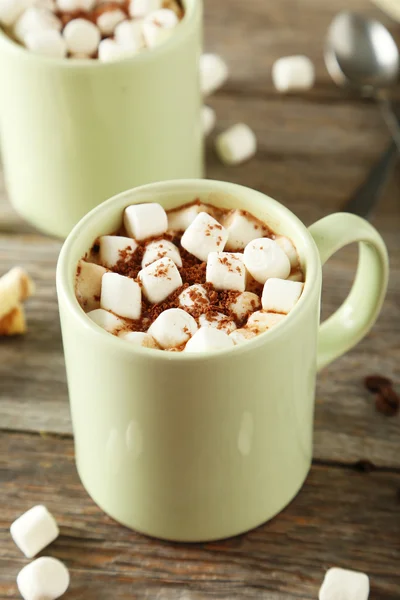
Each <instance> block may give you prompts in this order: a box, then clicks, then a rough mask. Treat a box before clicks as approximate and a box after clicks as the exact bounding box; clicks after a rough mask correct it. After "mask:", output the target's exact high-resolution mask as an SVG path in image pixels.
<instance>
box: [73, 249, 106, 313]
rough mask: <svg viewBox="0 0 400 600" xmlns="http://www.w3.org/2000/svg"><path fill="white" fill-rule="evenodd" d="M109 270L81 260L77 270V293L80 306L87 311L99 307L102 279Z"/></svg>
mask: <svg viewBox="0 0 400 600" xmlns="http://www.w3.org/2000/svg"><path fill="white" fill-rule="evenodd" d="M106 272H107V269H105V268H104V267H101V266H100V265H95V264H93V263H89V262H86V260H80V261H79V263H78V268H77V277H76V284H75V293H76V296H77V298H78V301H79V303H80V304H82V305H83V306H85V308H86V309H87V310H92V309H93V308H97V307H98V306H99V297H100V293H101V278H102V277H103V275H104V273H106Z"/></svg>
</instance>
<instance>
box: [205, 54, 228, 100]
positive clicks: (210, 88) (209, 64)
mask: <svg viewBox="0 0 400 600" xmlns="http://www.w3.org/2000/svg"><path fill="white" fill-rule="evenodd" d="M199 67H200V87H201V92H202V94H203V95H204V96H209V95H210V94H212V93H213V92H215V91H216V90H217V89H218V88H220V87H221V86H222V85H224V83H225V81H226V80H227V79H228V67H227V64H226V62H225V61H224V60H223V59H222V58H221V57H220V56H219V55H218V54H211V53H207V54H202V55H201V56H200V65H199Z"/></svg>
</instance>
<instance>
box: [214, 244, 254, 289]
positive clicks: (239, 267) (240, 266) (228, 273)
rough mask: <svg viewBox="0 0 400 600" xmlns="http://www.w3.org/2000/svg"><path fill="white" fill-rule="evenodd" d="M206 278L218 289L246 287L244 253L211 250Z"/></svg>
mask: <svg viewBox="0 0 400 600" xmlns="http://www.w3.org/2000/svg"><path fill="white" fill-rule="evenodd" d="M206 280H207V282H208V283H212V285H213V286H214V288H215V289H216V290H234V291H237V292H244V290H245V289H246V267H245V266H244V262H243V254H238V253H236V254H235V253H233V252H210V253H209V255H208V258H207V270H206Z"/></svg>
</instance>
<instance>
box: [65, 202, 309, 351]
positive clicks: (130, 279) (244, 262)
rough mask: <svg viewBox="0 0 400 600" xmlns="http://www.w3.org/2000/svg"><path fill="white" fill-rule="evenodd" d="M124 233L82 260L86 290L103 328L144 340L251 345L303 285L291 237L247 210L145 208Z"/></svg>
mask: <svg viewBox="0 0 400 600" xmlns="http://www.w3.org/2000/svg"><path fill="white" fill-rule="evenodd" d="M119 233H120V234H121V235H105V236H101V237H100V238H98V239H97V240H96V242H95V245H94V247H93V250H92V253H91V254H90V256H89V258H85V259H82V260H81V261H80V262H79V264H78V267H77V273H76V288H75V289H76V296H77V299H78V301H79V303H80V304H81V306H82V307H83V309H84V310H85V312H87V315H88V317H89V318H90V319H91V320H92V321H93V322H94V323H95V324H96V325H98V326H100V327H101V328H103V329H105V330H106V331H108V332H109V333H112V334H114V335H116V336H119V337H120V338H121V339H123V340H125V341H126V342H129V343H131V344H134V345H137V346H144V347H147V348H153V349H155V348H158V349H162V350H168V351H184V352H204V351H208V350H219V349H224V348H230V347H233V346H235V345H237V344H242V343H243V342H246V341H248V340H251V339H253V338H254V337H256V336H257V335H259V334H261V333H264V332H265V331H267V330H269V329H270V328H271V327H274V326H276V325H278V324H279V323H281V322H282V321H284V319H285V318H286V316H287V315H288V314H289V313H290V311H291V310H292V309H293V308H294V306H295V305H296V303H297V301H298V300H299V298H300V296H301V293H302V290H303V285H304V284H303V273H302V271H301V269H300V264H299V258H298V255H297V251H296V248H295V247H294V245H293V243H292V242H291V240H289V238H287V237H284V236H281V235H275V234H272V233H271V232H270V230H269V229H268V227H267V225H266V224H265V223H262V222H261V221H259V220H258V219H255V218H254V217H253V216H252V215H249V214H248V213H246V212H244V211H241V210H229V211H228V210H221V209H217V208H216V207H213V206H210V205H206V204H202V203H200V201H195V202H193V203H192V204H189V205H186V206H184V207H181V208H179V209H176V210H173V211H170V212H169V213H166V212H165V210H164V209H163V207H162V206H161V205H160V204H156V203H148V204H137V205H132V206H128V207H127V208H126V209H125V211H124V216H123V226H122V227H121V229H120V232H119Z"/></svg>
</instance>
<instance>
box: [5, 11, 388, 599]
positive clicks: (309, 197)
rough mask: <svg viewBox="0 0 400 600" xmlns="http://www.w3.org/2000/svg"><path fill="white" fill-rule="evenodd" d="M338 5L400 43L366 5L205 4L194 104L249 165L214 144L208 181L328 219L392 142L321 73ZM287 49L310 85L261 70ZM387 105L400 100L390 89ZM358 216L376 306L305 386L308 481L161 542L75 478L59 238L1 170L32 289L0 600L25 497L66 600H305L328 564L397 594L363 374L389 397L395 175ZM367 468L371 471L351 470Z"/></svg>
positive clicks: (343, 289) (11, 377)
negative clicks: (245, 140)
mask: <svg viewBox="0 0 400 600" xmlns="http://www.w3.org/2000/svg"><path fill="white" fill-rule="evenodd" d="M343 8H347V9H352V10H357V11H361V12H363V13H365V14H368V15H370V16H373V17H377V18H380V19H381V20H383V22H384V23H385V24H386V25H388V26H389V28H390V29H391V31H392V32H393V34H394V35H395V37H396V39H397V40H398V41H400V25H398V24H395V23H393V22H392V21H390V19H388V18H387V17H386V16H385V15H384V14H383V13H381V12H380V11H379V9H377V8H376V7H375V6H374V5H373V4H372V3H370V2H368V0H351V1H349V0H332V1H331V2H329V3H327V2H322V1H321V0H279V2H276V1H274V0H246V1H245V2H243V0H224V1H219V2H216V1H215V0H206V1H205V34H206V48H207V50H209V51H216V52H219V53H220V54H221V55H223V56H224V57H225V58H226V60H227V62H228V63H229V65H230V68H231V76H230V80H229V82H228V83H227V85H226V86H224V88H223V89H222V90H220V91H219V92H218V93H217V94H216V95H215V96H213V97H212V98H210V99H207V103H208V104H210V105H211V106H213V107H214V108H215V110H216V112H217V116H218V123H217V132H218V131H221V130H223V129H224V128H226V127H228V126H229V125H232V124H233V123H235V122H239V121H244V122H246V123H248V124H249V125H250V126H251V127H252V128H253V129H254V130H255V132H256V133H257V138H258V143H259V150H258V153H257V155H256V157H255V158H254V159H252V160H251V161H250V162H248V163H246V164H243V165H241V166H239V167H236V168H227V167H224V166H222V165H221V164H220V162H219V161H218V159H217V157H216V155H215V152H214V149H213V136H211V137H210V138H209V139H208V141H207V175H208V177H209V178H211V179H222V180H230V181H233V182H236V183H240V184H242V185H247V186H250V187H253V188H255V189H258V190H260V191H262V192H264V193H266V194H268V195H270V196H272V197H274V198H276V199H277V200H279V201H280V202H282V203H284V204H286V205H287V206H288V207H289V208H290V209H291V210H292V211H293V212H294V213H295V214H297V215H298V216H299V217H300V218H301V219H302V220H303V221H304V223H306V224H307V225H310V224H311V223H312V222H313V221H315V220H317V219H319V218H321V217H323V216H325V215H327V214H329V213H331V212H334V211H338V210H340V208H341V206H342V205H343V204H344V202H345V201H346V199H347V198H348V197H349V196H350V195H351V194H352V193H353V192H354V190H355V189H356V188H357V186H358V185H359V184H360V183H361V182H362V181H363V180H364V178H365V177H366V175H367V173H368V171H369V169H370V168H371V167H372V165H373V164H374V161H376V160H377V159H378V157H379V156H380V154H381V153H382V151H383V150H384V148H385V147H386V145H387V143H388V134H387V131H386V129H385V126H384V124H383V121H382V118H381V116H380V114H379V111H378V109H377V108H376V106H375V105H374V104H373V103H372V102H371V101H369V100H365V99H364V100H362V99H360V98H357V97H356V96H352V95H349V94H345V93H344V92H343V91H341V90H338V89H337V88H336V87H335V86H334V84H333V83H332V82H331V81H330V80H329V76H328V74H327V72H326V70H325V68H324V65H323V60H322V47H323V39H324V35H325V31H326V28H327V26H328V24H329V22H330V20H331V19H332V17H333V15H334V14H335V12H337V11H338V10H341V9H343ZM294 53H305V54H308V55H309V56H310V57H311V58H312V59H313V60H314V62H315V64H316V70H317V81H316V86H315V88H314V89H313V90H311V91H310V92H308V93H307V94H294V95H290V96H284V97H282V96H279V95H278V94H277V93H276V92H275V91H274V89H273V87H272V82H271V77H270V71H271V65H272V63H273V61H274V60H275V59H276V58H278V57H280V56H283V55H289V54H294ZM394 95H395V96H396V97H398V98H399V99H400V93H399V90H398V89H396V90H394ZM372 222H373V224H374V225H375V226H376V227H377V228H378V229H379V231H380V232H381V233H382V235H383V237H384V239H385V241H386V243H387V246H388V249H389V254H390V260H391V277H390V284H389V292H388V296H387V299H386V301H385V304H384V307H383V311H382V314H381V316H380V318H379V320H378V322H377V324H376V325H375V327H374V328H373V330H372V331H371V333H370V334H369V335H368V336H367V338H366V339H365V340H363V342H362V343H360V344H359V345H358V347H357V348H355V349H354V350H352V351H351V352H350V353H348V354H347V355H346V356H345V357H343V358H341V359H340V360H337V361H336V362H335V363H333V364H332V365H331V366H330V367H328V368H327V369H325V370H324V371H323V372H322V373H321V375H320V377H319V381H318V387H317V400H316V414H315V445H314V466H313V468H312V470H311V473H310V476H309V478H308V480H307V482H306V485H305V487H304V489H303V490H302V492H301V493H300V495H299V496H298V497H297V498H296V500H295V501H294V502H293V503H292V504H291V505H290V506H289V507H288V508H287V509H286V510H285V511H284V512H283V513H282V514H281V515H279V516H278V517H277V518H275V519H274V520H273V521H271V522H270V523H268V524H266V525H264V526H262V527H260V528H259V529H257V530H255V531H253V532H251V533H249V534H247V535H245V536H241V537H239V538H235V539H232V540H228V541H226V542H221V543H214V544H203V545H197V546H195V545H192V546H189V545H178V544H166V543H160V542H157V541H155V540H150V539H147V538H144V537H142V536H139V535H137V534H135V533H133V532H131V531H129V530H127V529H125V528H123V527H120V526H118V525H117V524H115V523H114V522H113V521H112V520H111V519H109V518H108V517H107V516H105V515H104V514H103V513H102V512H101V511H100V510H99V509H98V508H97V507H96V506H95V505H94V504H93V503H92V501H91V500H90V499H89V497H88V496H87V495H86V493H85V492H84V490H83V488H82V487H81V485H80V483H79V480H78V478H77V474H76V471H75V467H74V457H73V444H72V439H71V424H70V417H69V409H68V399H67V387H66V380H65V371H64V360H63V354H62V343H61V337H60V327H59V320H58V311H57V300H56V294H55V267H56V261H57V256H58V253H59V250H60V247H61V243H60V242H59V241H58V240H54V239H51V238H46V237H44V236H42V235H40V234H39V233H37V232H35V231H34V229H33V228H32V227H30V226H29V225H28V224H27V223H24V222H23V221H22V220H21V219H20V218H19V216H18V215H17V214H16V213H15V212H14V211H13V209H12V208H11V206H10V205H9V203H8V200H7V196H6V191H5V187H4V181H3V179H2V176H1V174H0V273H3V272H5V271H6V270H8V269H9V268H10V267H12V266H14V265H15V264H21V265H23V266H25V267H26V268H27V269H28V271H29V272H30V273H31V275H32V276H33V278H34V279H35V281H36V283H37V288H38V293H37V295H36V296H35V297H34V298H32V299H30V300H29V302H28V303H27V307H26V308H27V317H28V325H29V331H28V334H27V335H26V336H24V337H22V338H15V339H1V338H0V429H1V430H2V433H1V435H0V504H1V506H2V511H1V513H0V600H3V599H4V600H5V599H6V598H7V599H14V598H18V597H19V596H18V593H17V592H16V588H15V575H16V573H17V571H18V570H19V569H20V568H21V567H22V566H23V565H24V564H26V561H25V559H23V557H22V555H21V554H20V552H19V551H18V550H17V548H16V547H15V546H14V545H13V543H12V541H11V539H10V537H9V533H8V528H9V525H10V523H11V521H12V520H13V519H14V518H15V517H16V516H18V515H19V514H20V513H21V512H22V511H24V510H26V509H27V508H29V507H30V506H31V505H33V504H35V503H39V502H43V503H45V504H46V505H47V506H48V507H49V508H50V509H51V510H52V511H53V512H54V514H55V515H56V517H57V519H58V521H59V522H60V524H61V530H62V535H61V537H60V538H59V540H57V542H56V543H55V544H53V545H52V546H51V548H50V549H49V551H48V552H49V553H51V555H54V556H56V557H58V558H60V559H62V560H65V562H66V563H67V565H68V567H69V568H70V569H71V573H72V586H71V590H70V591H69V592H68V593H67V595H66V596H65V598H66V600H68V599H71V600H72V599H74V600H111V599H112V600H122V599H125V598H126V599H128V598H129V599H136V598H144V599H151V600H153V599H154V600H202V599H207V598H215V599H217V600H218V599H219V600H235V599H239V598H240V599H241V598H249V599H250V598H257V599H261V600H296V599H297V600H298V599H303V600H311V599H313V600H315V598H316V597H317V593H318V588H319V585H320V583H321V581H322V578H323V575H324V571H325V570H326V569H327V568H328V567H330V566H333V565H337V566H344V567H349V568H353V569H361V570H365V571H366V572H368V573H369V575H370V576H371V584H372V588H371V599H372V600H398V599H399V597H400V576H399V570H398V564H399V560H400V491H399V490H400V452H399V447H400V416H397V417H393V418H388V417H385V416H383V415H380V414H378V413H377V412H376V410H375V407H374V401H373V396H371V395H370V394H369V393H368V392H367V391H366V390H365V389H364V387H363V384H362V380H363V378H364V376H365V375H368V374H371V373H380V374H383V375H386V376H389V377H391V378H392V379H393V380H394V381H395V383H396V385H397V386H398V390H399V391H400V234H399V232H400V170H399V169H398V167H397V168H396V170H395V172H394V173H393V175H392V177H391V179H390V181H389V183H388V185H387V187H386V190H385V193H384V195H383V197H382V198H381V201H380V203H379V206H378V207H377V209H376V211H375V215H374V217H373V220H372ZM356 260H357V253H356V248H354V247H349V248H346V249H344V250H342V251H340V252H339V253H338V254H336V255H335V256H334V257H333V258H332V259H331V260H330V261H329V262H328V264H327V265H326V266H325V268H324V286H323V307H322V308H323V315H324V316H327V315H329V314H330V313H331V312H332V311H333V310H334V309H335V308H336V307H337V306H339V304H340V303H341V302H342V300H343V299H344V297H345V295H346V294H347V292H348V290H349V288H350V285H351V282H352V280H353V275H354V269H355V266H356ZM37 432H42V433H41V435H40V436H39V435H38V433H37ZM54 434H62V436H61V437H59V436H58V435H54ZM369 463H373V464H374V465H375V467H376V468H375V469H374V470H373V471H372V472H363V471H362V469H363V468H364V467H365V468H367V467H368V466H370V465H369Z"/></svg>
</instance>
